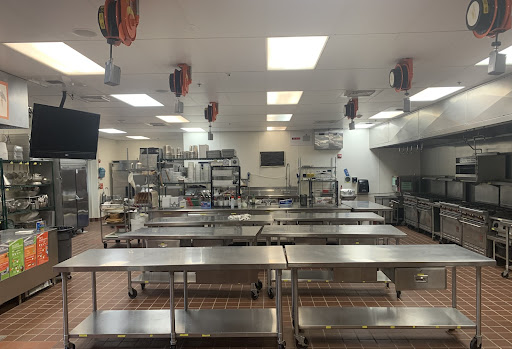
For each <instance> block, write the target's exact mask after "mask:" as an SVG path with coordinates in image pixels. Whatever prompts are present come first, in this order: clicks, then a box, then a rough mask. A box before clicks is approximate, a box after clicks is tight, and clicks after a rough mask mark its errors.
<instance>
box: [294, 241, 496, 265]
mask: <svg viewBox="0 0 512 349" xmlns="http://www.w3.org/2000/svg"><path fill="white" fill-rule="evenodd" d="M286 256H287V259H288V267H290V268H310V267H318V268H325V267H445V266H446V267H448V266H493V265H495V264H496V261H495V260H493V259H490V258H487V257H485V256H482V255H480V254H478V253H475V252H472V251H469V250H467V249H465V248H463V247H460V246H457V245H344V246H340V245H328V246H325V245H322V246H312V245H295V246H286Z"/></svg>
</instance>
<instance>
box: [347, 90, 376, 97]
mask: <svg viewBox="0 0 512 349" xmlns="http://www.w3.org/2000/svg"><path fill="white" fill-rule="evenodd" d="M375 92H376V91H375V90H346V91H345V97H349V98H356V97H372V96H373V95H374V94H375Z"/></svg>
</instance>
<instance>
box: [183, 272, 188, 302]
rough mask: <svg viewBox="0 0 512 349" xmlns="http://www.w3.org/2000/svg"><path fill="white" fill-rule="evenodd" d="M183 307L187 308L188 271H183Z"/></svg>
mask: <svg viewBox="0 0 512 349" xmlns="http://www.w3.org/2000/svg"><path fill="white" fill-rule="evenodd" d="M183 308H184V309H185V310H188V273H187V272H186V271H184V272H183Z"/></svg>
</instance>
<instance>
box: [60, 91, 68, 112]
mask: <svg viewBox="0 0 512 349" xmlns="http://www.w3.org/2000/svg"><path fill="white" fill-rule="evenodd" d="M67 96H68V92H67V91H66V90H64V91H62V99H61V100H60V105H59V108H62V107H64V103H66V98H67Z"/></svg>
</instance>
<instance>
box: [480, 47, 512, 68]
mask: <svg viewBox="0 0 512 349" xmlns="http://www.w3.org/2000/svg"><path fill="white" fill-rule="evenodd" d="M500 53H503V54H506V55H507V65H512V46H510V47H507V48H506V49H504V50H502V51H500ZM475 65H489V57H487V58H486V59H484V60H482V61H480V62H478V63H477V64H475Z"/></svg>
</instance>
